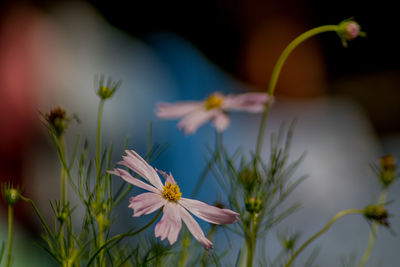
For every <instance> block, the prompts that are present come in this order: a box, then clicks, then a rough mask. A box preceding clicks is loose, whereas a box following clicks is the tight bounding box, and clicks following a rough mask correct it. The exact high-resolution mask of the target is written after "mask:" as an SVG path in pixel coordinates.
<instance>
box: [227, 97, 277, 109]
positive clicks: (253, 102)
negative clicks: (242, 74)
mask: <svg viewBox="0 0 400 267" xmlns="http://www.w3.org/2000/svg"><path fill="white" fill-rule="evenodd" d="M270 100H271V99H270V97H269V96H268V94H267V93H246V94H240V95H228V96H227V97H226V99H225V100H224V104H223V107H222V108H223V109H224V110H237V111H247V112H252V113H260V112H263V111H264V109H265V103H266V102H267V101H270Z"/></svg>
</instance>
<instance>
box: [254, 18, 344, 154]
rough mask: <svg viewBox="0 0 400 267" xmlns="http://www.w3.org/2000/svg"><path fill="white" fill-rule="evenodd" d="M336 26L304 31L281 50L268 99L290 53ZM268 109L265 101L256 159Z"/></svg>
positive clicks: (336, 28)
mask: <svg viewBox="0 0 400 267" xmlns="http://www.w3.org/2000/svg"><path fill="white" fill-rule="evenodd" d="M339 29H340V28H339V26H338V25H325V26H320V27H317V28H314V29H311V30H309V31H306V32H305V33H303V34H301V35H300V36H298V37H297V38H296V39H294V40H293V41H292V42H291V43H290V44H289V45H288V46H287V47H286V48H285V50H283V52H282V54H281V55H280V57H279V59H278V61H277V62H276V64H275V67H274V69H273V72H272V76H271V79H270V82H269V85H268V91H267V92H268V95H269V96H270V97H273V96H274V92H275V87H276V84H277V82H278V78H279V74H280V73H281V70H282V67H283V64H284V63H285V61H286V59H287V57H288V56H289V55H290V53H291V52H292V51H293V50H294V49H295V48H296V47H297V46H298V45H299V44H301V43H302V42H304V41H306V40H307V39H309V38H311V37H313V36H315V35H318V34H321V33H324V32H337V31H338V30H339ZM269 107H270V103H269V102H268V101H267V102H266V103H265V110H264V113H263V115H262V118H261V123H260V128H259V132H258V138H257V146H256V157H255V159H257V158H258V157H259V156H260V152H261V147H262V141H263V136H264V130H265V124H266V121H267V117H268V112H269Z"/></svg>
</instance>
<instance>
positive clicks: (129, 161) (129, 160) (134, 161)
mask: <svg viewBox="0 0 400 267" xmlns="http://www.w3.org/2000/svg"><path fill="white" fill-rule="evenodd" d="M125 152H126V156H122V158H123V161H120V162H118V164H120V165H123V166H126V167H128V168H129V169H131V170H132V171H134V172H136V173H137V174H139V175H140V176H141V177H143V178H144V179H145V180H147V181H148V182H149V183H151V184H152V185H154V186H155V187H157V188H158V189H159V190H162V189H163V184H162V183H161V180H160V177H159V176H158V174H157V173H156V171H155V170H154V169H153V167H151V166H150V165H149V164H148V163H147V162H146V161H145V160H144V159H143V158H142V157H141V156H139V154H138V153H136V152H135V151H133V150H126V151H125Z"/></svg>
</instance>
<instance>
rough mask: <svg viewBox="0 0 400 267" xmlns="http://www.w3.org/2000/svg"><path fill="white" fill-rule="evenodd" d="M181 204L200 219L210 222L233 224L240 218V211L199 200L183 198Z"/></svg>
mask: <svg viewBox="0 0 400 267" xmlns="http://www.w3.org/2000/svg"><path fill="white" fill-rule="evenodd" d="M179 204H181V205H182V206H183V207H185V208H186V209H187V210H188V211H190V212H191V213H193V214H194V215H196V216H197V217H199V218H200V219H203V220H204V221H206V222H209V223H214V224H231V223H234V222H236V221H238V220H239V213H237V212H234V211H231V210H229V209H221V208H218V207H215V206H211V205H208V204H206V203H204V202H201V201H198V200H194V199H188V198H181V199H180V200H179Z"/></svg>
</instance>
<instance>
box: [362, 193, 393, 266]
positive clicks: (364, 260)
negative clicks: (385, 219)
mask: <svg viewBox="0 0 400 267" xmlns="http://www.w3.org/2000/svg"><path fill="white" fill-rule="evenodd" d="M386 197H387V190H386V188H384V189H383V190H382V192H381V194H380V195H379V199H378V204H380V205H383V204H384V203H385V201H386ZM378 230H379V224H378V223H377V222H373V223H372V225H371V231H370V232H369V237H368V243H367V247H366V248H365V251H364V254H363V256H362V257H361V260H360V262H359V263H358V265H357V266H358V267H363V266H364V265H365V264H366V263H367V262H368V260H369V257H370V256H371V253H372V249H373V247H374V244H375V239H376V235H377V234H378Z"/></svg>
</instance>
